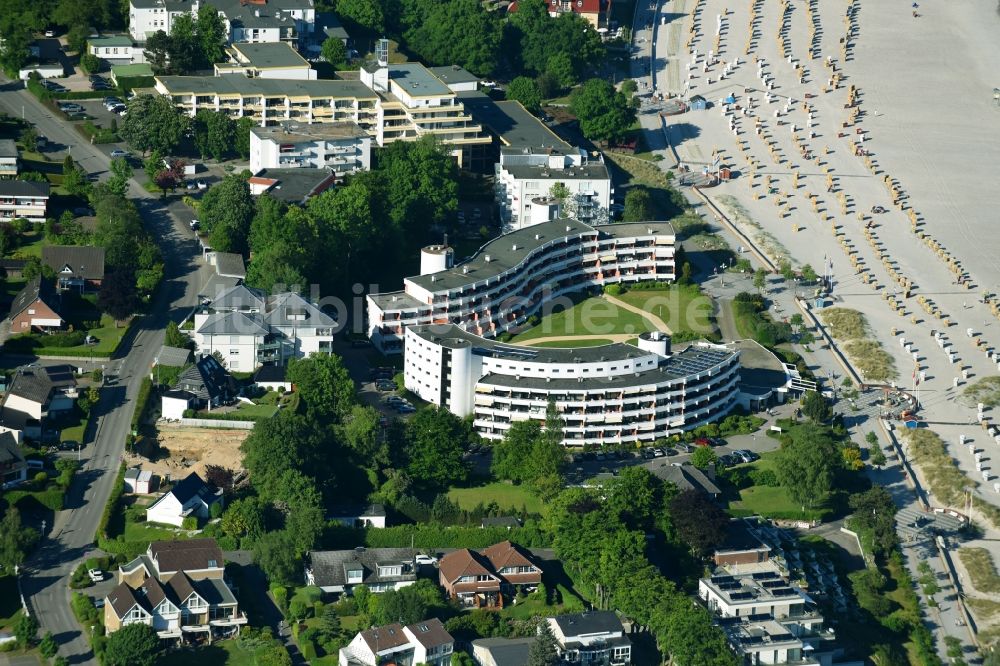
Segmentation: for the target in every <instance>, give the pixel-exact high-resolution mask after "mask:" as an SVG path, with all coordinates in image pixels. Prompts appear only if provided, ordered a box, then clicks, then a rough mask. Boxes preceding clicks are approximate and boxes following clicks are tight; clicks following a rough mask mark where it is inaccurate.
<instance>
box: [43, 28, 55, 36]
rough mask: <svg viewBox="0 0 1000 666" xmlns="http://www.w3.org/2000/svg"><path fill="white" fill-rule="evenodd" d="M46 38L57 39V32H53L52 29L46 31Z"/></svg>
mask: <svg viewBox="0 0 1000 666" xmlns="http://www.w3.org/2000/svg"><path fill="white" fill-rule="evenodd" d="M45 36H46V37H55V36H56V31H55V30H53V29H52V28H49V29H48V30H46V31H45Z"/></svg>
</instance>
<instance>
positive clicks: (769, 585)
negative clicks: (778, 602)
mask: <svg viewBox="0 0 1000 666" xmlns="http://www.w3.org/2000/svg"><path fill="white" fill-rule="evenodd" d="M786 585H787V583H785V581H783V580H765V581H763V582H762V583H761V586H762V587H763V588H764V589H765V590H770V589H774V588H776V587H785V586H786Z"/></svg>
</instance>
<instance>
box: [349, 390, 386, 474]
mask: <svg viewBox="0 0 1000 666" xmlns="http://www.w3.org/2000/svg"><path fill="white" fill-rule="evenodd" d="M380 418H381V415H380V414H379V411H378V410H377V409H375V408H374V407H371V406H369V405H354V406H353V407H352V408H351V411H350V413H349V414H348V415H347V416H346V417H345V418H344V425H343V440H344V443H345V444H346V445H347V446H348V448H350V449H351V450H352V451H354V453H355V454H356V455H357V457H358V460H359V461H362V464H364V465H365V466H368V467H373V468H375V469H382V468H385V467H388V466H389V462H390V460H389V448H388V445H387V443H386V441H385V440H384V438H381V437H379V419H380Z"/></svg>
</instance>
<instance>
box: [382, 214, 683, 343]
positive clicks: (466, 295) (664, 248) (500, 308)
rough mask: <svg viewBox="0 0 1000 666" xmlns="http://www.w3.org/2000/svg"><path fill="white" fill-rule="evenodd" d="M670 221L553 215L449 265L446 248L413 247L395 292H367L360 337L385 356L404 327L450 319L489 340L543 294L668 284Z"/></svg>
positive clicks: (671, 272)
mask: <svg viewBox="0 0 1000 666" xmlns="http://www.w3.org/2000/svg"><path fill="white" fill-rule="evenodd" d="M675 240H676V238H675V234H674V230H673V227H671V226H670V224H669V223H666V222H643V223H635V224H608V225H603V226H600V227H591V226H590V225H588V224H585V223H583V222H580V221H578V220H574V219H568V218H566V219H558V220H553V221H551V222H544V223H540V224H538V225H535V226H532V227H526V228H523V229H519V230H517V231H513V232H510V233H507V234H504V235H502V236H499V237H498V238H495V239H494V240H492V241H490V242H489V243H486V244H485V245H483V247H481V248H480V249H479V251H478V252H477V253H476V254H475V255H474V256H473V257H471V258H469V259H467V260H466V261H464V262H462V263H461V264H459V265H454V263H453V257H454V255H453V252H452V250H451V248H447V247H442V246H431V247H427V248H424V250H423V251H422V253H421V262H420V269H421V270H420V272H421V274H420V275H418V276H414V277H409V278H406V279H405V280H404V281H403V290H402V291H395V292H383V293H375V294H369V295H368V303H367V306H368V336H369V337H370V338H371V341H372V343H373V344H374V345H375V346H376V347H378V349H379V350H380V351H381V352H382V353H385V354H391V353H400V352H402V351H403V333H404V330H405V329H406V328H407V327H408V326H414V325H426V324H455V325H456V326H458V327H460V328H461V329H463V330H465V331H468V332H470V333H473V334H475V335H481V336H484V337H487V338H493V337H496V336H497V335H499V334H500V333H503V332H504V331H507V330H510V329H512V328H515V327H517V326H520V325H521V324H524V323H525V322H526V321H527V319H528V317H530V316H531V315H532V314H534V313H535V312H537V311H538V310H539V308H540V307H541V306H542V303H543V301H544V300H548V299H552V298H555V297H558V296H561V295H564V294H569V293H572V292H578V291H581V290H583V289H588V288H592V287H603V286H604V285H607V284H619V283H636V282H645V281H660V282H671V281H673V280H674V277H675V267H674V244H675Z"/></svg>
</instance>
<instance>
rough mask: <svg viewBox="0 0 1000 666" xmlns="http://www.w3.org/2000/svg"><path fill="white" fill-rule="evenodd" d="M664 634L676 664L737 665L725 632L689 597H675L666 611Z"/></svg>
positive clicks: (671, 656) (703, 665)
mask: <svg viewBox="0 0 1000 666" xmlns="http://www.w3.org/2000/svg"><path fill="white" fill-rule="evenodd" d="M665 630H666V631H665V632H664V636H663V642H664V644H665V645H664V646H665V647H666V648H667V649H668V651H669V653H670V658H671V661H672V662H673V663H674V664H676V665H677V666H736V664H738V663H740V662H739V660H737V658H736V655H734V654H733V651H732V650H731V649H730V648H729V644H728V642H727V640H726V635H725V634H724V633H723V632H722V630H721V629H720V628H719V627H717V626H715V625H714V624H712V618H711V615H710V614H709V612H708V611H707V610H706V609H705V608H703V607H702V606H699V605H698V604H695V603H692V602H691V601H690V600H689V599H687V598H684V597H680V598H675V599H674V600H673V603H672V607H671V609H670V611H669V612H668V613H667V617H666V626H665Z"/></svg>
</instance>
